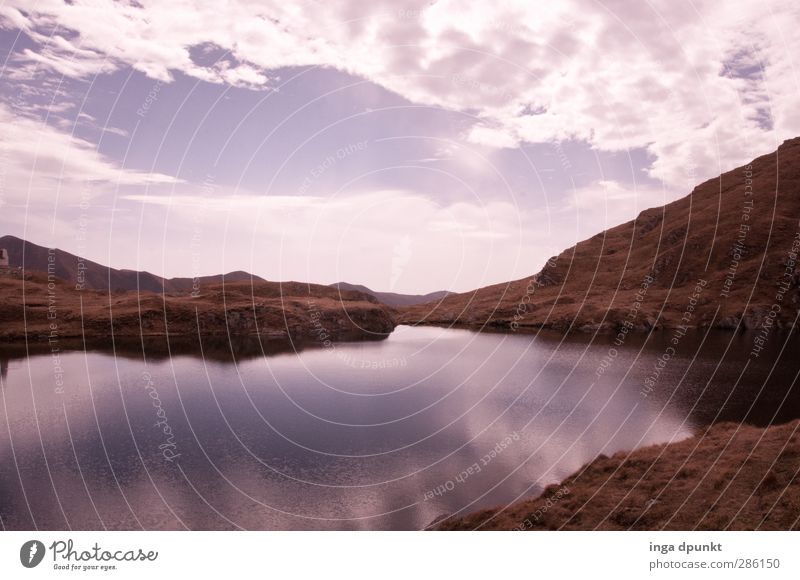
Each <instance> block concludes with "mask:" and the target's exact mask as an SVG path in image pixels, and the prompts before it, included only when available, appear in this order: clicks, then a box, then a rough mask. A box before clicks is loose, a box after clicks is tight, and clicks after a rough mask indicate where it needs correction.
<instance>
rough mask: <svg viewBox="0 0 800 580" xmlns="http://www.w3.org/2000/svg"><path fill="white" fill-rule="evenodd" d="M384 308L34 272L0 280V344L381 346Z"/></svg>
mask: <svg viewBox="0 0 800 580" xmlns="http://www.w3.org/2000/svg"><path fill="white" fill-rule="evenodd" d="M393 329H394V320H393V318H392V314H391V312H389V309H388V308H387V307H385V306H383V305H382V304H379V303H378V302H377V300H375V298H374V297H372V296H368V295H365V294H362V293H360V292H340V291H338V290H336V289H333V288H330V287H328V286H322V285H318V284H305V283H301V282H255V283H251V282H250V281H247V282H226V283H225V284H224V285H223V284H210V285H207V286H204V287H203V288H202V290H201V292H200V293H198V294H195V295H192V294H189V293H187V294H182V295H175V294H162V295H159V294H153V293H151V292H137V291H128V292H121V293H108V292H107V291H103V290H76V289H75V286H74V284H72V283H70V282H69V281H65V280H60V279H58V278H56V279H55V281H52V280H50V279H49V278H48V276H46V275H44V274H41V273H39V272H26V273H24V275H19V274H14V275H4V276H0V340H2V341H16V340H23V339H24V340H26V341H51V342H52V340H53V338H55V340H56V344H57V342H58V341H59V340H62V339H68V338H86V339H97V338H102V337H109V336H111V335H112V334H113V336H121V337H139V336H167V335H169V336H171V337H175V336H183V337H191V336H198V335H201V336H204V337H207V336H221V337H243V336H259V337H261V338H263V339H267V340H271V339H287V338H291V339H292V340H299V341H305V342H307V343H311V344H317V345H319V346H330V341H333V340H351V339H381V338H385V337H386V336H387V335H388V334H389V333H391V331H392V330H393Z"/></svg>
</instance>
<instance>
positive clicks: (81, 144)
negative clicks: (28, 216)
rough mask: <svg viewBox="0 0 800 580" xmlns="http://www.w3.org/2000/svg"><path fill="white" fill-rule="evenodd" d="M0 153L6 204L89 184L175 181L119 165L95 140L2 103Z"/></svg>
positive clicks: (65, 194) (67, 195)
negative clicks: (78, 135) (67, 130)
mask: <svg viewBox="0 0 800 580" xmlns="http://www.w3.org/2000/svg"><path fill="white" fill-rule="evenodd" d="M0 124H1V125H2V127H3V131H2V133H0V157H2V159H1V161H2V165H3V167H2V170H3V177H4V183H3V199H4V201H5V202H6V203H23V202H24V203H28V202H29V201H30V202H34V203H35V202H38V201H45V202H47V201H50V200H53V199H55V198H56V197H60V198H61V199H62V200H65V201H67V202H69V201H70V200H73V201H74V200H75V199H77V198H78V196H79V195H80V194H81V192H82V191H83V190H84V189H85V187H86V184H87V183H93V184H106V185H108V186H117V185H119V186H129V185H144V186H150V185H159V184H161V185H164V184H176V183H178V182H179V180H177V179H175V178H174V177H171V176H169V175H163V174H160V173H147V172H142V171H135V170H131V169H125V168H123V167H119V166H118V165H117V164H115V163H114V162H112V161H110V160H108V159H106V158H105V157H103V156H102V155H100V154H99V153H98V152H97V149H96V147H95V146H94V145H92V144H91V143H89V142H87V141H83V140H81V139H78V138H76V137H73V136H71V135H69V134H67V133H64V132H62V131H59V130H57V129H55V128H53V127H51V126H50V125H48V124H46V123H44V122H41V121H37V120H34V119H31V118H29V117H27V116H23V115H18V114H15V113H14V111H12V110H11V109H9V108H8V107H7V106H6V105H3V104H0Z"/></svg>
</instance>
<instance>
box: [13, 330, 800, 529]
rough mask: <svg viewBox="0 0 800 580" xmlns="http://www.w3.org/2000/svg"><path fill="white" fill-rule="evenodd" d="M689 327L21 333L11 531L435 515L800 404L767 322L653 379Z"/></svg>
mask: <svg viewBox="0 0 800 580" xmlns="http://www.w3.org/2000/svg"><path fill="white" fill-rule="evenodd" d="M670 337H671V334H670V333H669V332H662V333H658V335H657V336H655V337H654V338H651V339H650V340H649V341H648V342H646V343H644V342H643V339H642V338H636V339H634V338H632V337H629V340H628V342H627V344H626V345H625V346H624V348H618V349H617V351H616V357H613V358H609V348H610V346H611V345H610V343H609V340H608V339H600V340H594V341H590V339H589V338H586V337H581V338H569V339H564V340H562V339H561V338H557V337H549V336H531V335H517V334H514V335H510V334H478V333H473V332H470V331H465V330H447V329H438V328H409V327H400V328H398V329H397V330H396V331H395V332H394V333H393V334H392V335H391V336H390V337H389V338H388V339H387V340H384V341H381V342H368V343H349V344H338V345H337V346H336V348H335V350H332V349H313V348H309V349H305V350H302V351H301V352H299V353H295V352H284V353H270V354H267V355H264V354H262V353H261V352H260V351H259V349H258V348H253V347H252V345H251V346H250V348H249V349H246V348H244V347H243V346H241V345H237V355H236V357H235V358H234V357H233V356H231V355H230V351H229V350H228V351H226V350H225V349H224V348H223V349H219V348H211V347H210V346H207V347H206V349H205V350H204V352H203V356H201V355H200V354H199V353H198V352H196V351H197V350H199V349H195V353H191V352H187V351H186V350H185V349H184V350H181V351H176V352H175V353H173V356H171V357H169V356H166V353H165V352H164V351H159V350H158V349H155V348H153V349H152V350H150V349H148V354H147V356H143V354H142V353H141V352H138V353H137V352H136V351H135V350H134V351H124V352H123V351H118V352H117V353H116V355H114V354H113V353H109V352H93V351H90V352H83V351H77V352H69V353H62V355H61V358H60V367H61V369H57V368H55V366H54V361H53V358H52V357H51V355H50V354H49V353H44V354H35V355H34V354H31V355H30V356H27V357H26V356H24V355H22V354H20V352H19V348H17V349H15V350H9V349H8V348H5V349H0V375H2V385H0V386H1V387H2V389H1V390H0V395H2V399H1V400H0V518H2V520H1V522H2V526H3V527H4V528H6V529H20V528H23V529H32V528H40V529H69V528H72V529H87V528H88V529H103V528H108V529H119V528H123V529H140V528H145V529H156V528H158V529H184V528H190V529H235V528H246V529H329V528H335V529H419V528H422V527H424V526H426V525H427V524H429V523H430V522H431V521H433V520H434V519H436V518H437V517H439V516H441V515H443V514H449V513H454V512H460V511H462V512H463V511H473V510H475V509H479V508H481V507H486V506H490V505H496V504H504V503H507V502H509V501H512V500H514V499H516V498H519V497H520V496H526V495H531V494H537V493H539V492H540V491H541V490H542V488H543V487H544V486H546V485H548V484H551V483H554V482H558V481H560V480H561V479H563V478H565V477H566V476H568V475H570V474H571V473H573V472H574V471H576V470H577V469H578V468H579V467H581V465H583V464H585V463H587V462H588V461H590V460H592V459H593V458H594V457H596V456H597V455H598V454H600V453H605V454H611V453H614V452H617V451H622V450H630V449H634V448H637V447H641V446H644V445H651V444H655V443H661V442H666V441H670V440H674V439H681V438H684V437H687V436H689V435H691V434H692V433H694V432H695V431H696V430H697V429H698V428H700V427H702V426H704V425H707V424H708V423H711V422H715V421H720V420H736V421H741V420H746V421H749V422H751V423H756V424H768V423H770V422H783V421H786V420H789V419H792V418H795V417H797V416H800V395H798V393H797V389H792V386H793V385H794V381H795V379H796V376H797V372H798V369H799V368H800V362H798V360H797V358H798V357H797V352H798V348H797V347H798V342H797V340H796V339H792V340H791V341H789V340H788V339H787V338H786V337H785V336H780V335H774V336H772V337H771V339H770V340H771V342H770V344H769V347H768V349H767V350H765V351H763V352H762V354H761V356H760V357H759V358H758V359H752V358H749V357H748V354H749V352H750V349H751V347H752V338H753V337H752V336H748V335H732V334H729V333H712V334H710V335H708V336H707V337H705V342H703V338H704V337H703V336H701V335H697V336H695V335H688V336H686V337H684V338H683V339H682V340H681V341H680V345H679V347H678V348H677V350H676V353H675V355H674V356H672V358H671V359H670V360H668V361H667V362H665V364H664V365H663V368H662V369H661V370H660V373H658V378H657V380H655V381H653V380H652V379H653V376H654V372H655V371H654V365H655V364H656V362H657V361H658V359H659V357H662V355H664V353H665V352H666V348H667V347H668V346H669V344H668V343H669V339H670ZM701 343H702V347H701ZM784 346H785V350H783V354H782V355H781V354H780V353H781V350H782V349H783V348H784ZM779 355H780V356H779ZM609 360H610V361H611V362H610V364H609ZM776 361H777V364H774V363H775V362H776ZM599 368H603V371H604V372H602V373H601V374H600V376H599V378H598V369H599ZM58 370H61V371H63V376H61V375H59V376H57V374H56V372H55V371H58ZM770 373H771V374H770ZM60 383H63V384H60ZM645 384H649V385H650V392H649V393H648V396H644V394H643V388H644V386H645ZM645 391H646V389H645ZM476 464H477V467H478V468H479V470H478V469H475V465H476Z"/></svg>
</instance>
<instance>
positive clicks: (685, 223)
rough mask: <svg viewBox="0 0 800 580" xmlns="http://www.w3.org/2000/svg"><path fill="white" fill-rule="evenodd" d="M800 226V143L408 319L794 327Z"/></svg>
mask: <svg viewBox="0 0 800 580" xmlns="http://www.w3.org/2000/svg"><path fill="white" fill-rule="evenodd" d="M799 222H800V138H795V139H791V140H788V141H786V142H784V143H783V144H782V145H781V146H780V147H779V148H778V150H777V151H776V152H774V153H771V154H768V155H764V156H762V157H759V158H757V159H755V160H754V161H752V162H751V164H749V165H747V166H745V167H741V168H738V169H735V170H733V171H729V172H727V173H724V174H723V175H721V176H719V177H718V178H715V179H711V180H709V181H706V182H705V183H702V184H701V185H698V186H697V187H696V188H695V189H694V190H693V191H692V192H691V194H689V195H688V196H686V197H684V198H682V199H679V200H677V201H675V202H673V203H670V204H668V205H666V206H663V207H658V208H653V209H648V210H645V211H643V212H642V213H641V214H639V216H638V217H637V218H636V219H635V220H632V221H630V222H627V223H625V224H622V225H620V226H617V227H615V228H612V229H610V230H607V231H605V232H603V233H600V234H598V235H596V236H594V237H592V238H590V239H588V240H585V241H583V242H580V243H578V244H577V245H575V246H573V247H572V248H569V249H567V250H565V251H564V252H562V253H561V254H559V255H558V256H556V257H553V258H551V259H550V260H549V261H548V263H547V265H546V266H545V267H544V268H543V269H542V270H541V271H540V272H539V273H538V274H536V275H534V276H531V277H530V278H526V279H523V280H517V281H514V282H508V283H503V284H497V285H494V286H488V287H485V288H481V289H479V290H475V291H472V292H467V293H462V294H453V295H450V296H448V297H446V298H444V299H443V300H441V301H439V302H436V303H430V304H425V305H418V306H411V307H408V308H405V309H403V311H402V312H401V314H400V316H399V321H400V322H401V323H407V324H446V325H449V324H459V325H468V326H473V327H486V326H489V327H498V328H506V329H512V330H515V329H518V328H519V329H524V328H540V327H546V328H554V329H558V330H573V329H580V330H584V331H593V330H615V329H620V328H627V329H628V330H631V329H637V330H647V329H649V328H652V327H654V326H669V327H674V326H678V325H680V324H682V323H683V324H688V325H689V326H714V327H720V328H729V329H734V328H737V327H740V326H744V327H746V328H757V327H763V326H765V325H766V326H767V327H772V326H788V325H792V324H793V322H794V320H795V318H796V316H797V313H798V307H799V306H800V292H799V291H798V286H799V285H800V270H798V265H797V261H796V257H797V256H796V253H797V251H798V250H800V223H799ZM773 321H774V323H775V324H774V325H773V324H772V322H773Z"/></svg>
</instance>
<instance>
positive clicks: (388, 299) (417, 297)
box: [330, 282, 451, 308]
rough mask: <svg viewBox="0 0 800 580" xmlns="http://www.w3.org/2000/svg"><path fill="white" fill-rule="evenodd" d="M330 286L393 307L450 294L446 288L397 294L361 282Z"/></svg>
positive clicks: (433, 300)
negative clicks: (354, 291) (374, 288)
mask: <svg viewBox="0 0 800 580" xmlns="http://www.w3.org/2000/svg"><path fill="white" fill-rule="evenodd" d="M330 286H331V287H332V288H338V289H341V290H356V291H358V292H363V293H365V294H370V295H372V296H374V297H375V298H377V299H378V301H379V302H381V303H383V304H386V305H387V306H392V307H394V308H400V307H403V306H414V305H416V304H425V303H427V302H435V301H438V300H441V299H442V298H444V297H446V296H449V295H450V294H451V292H448V291H446V290H439V291H438V292H431V293H430V294H397V293H395V292H375V291H374V290H370V289H369V288H367V287H366V286H362V285H361V284H348V283H347V282H337V283H336V284H331V285H330Z"/></svg>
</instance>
